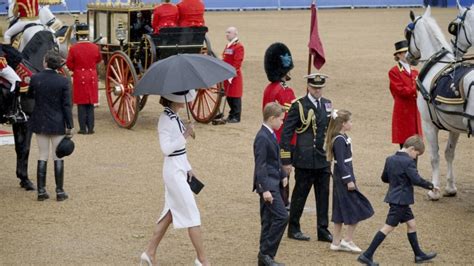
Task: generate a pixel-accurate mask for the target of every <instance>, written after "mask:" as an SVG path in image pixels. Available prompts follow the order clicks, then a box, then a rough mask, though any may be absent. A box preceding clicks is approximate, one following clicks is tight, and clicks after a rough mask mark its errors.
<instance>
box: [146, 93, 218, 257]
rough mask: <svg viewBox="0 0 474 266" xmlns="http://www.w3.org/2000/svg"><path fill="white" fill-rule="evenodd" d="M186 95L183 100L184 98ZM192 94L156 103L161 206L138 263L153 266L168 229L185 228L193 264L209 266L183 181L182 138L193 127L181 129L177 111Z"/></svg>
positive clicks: (167, 97)
mask: <svg viewBox="0 0 474 266" xmlns="http://www.w3.org/2000/svg"><path fill="white" fill-rule="evenodd" d="M185 96H186V97H185ZM195 96H196V92H195V91H194V90H191V91H189V92H187V94H186V93H181V95H178V94H170V95H165V96H162V97H161V99H160V103H161V104H162V105H163V106H164V107H165V110H164V112H163V113H162V114H161V115H160V119H159V121H158V136H159V141H160V148H161V151H162V152H163V155H164V163H163V180H164V183H165V206H164V208H163V212H162V213H161V216H160V218H159V219H158V221H157V224H156V227H155V230H154V232H153V236H152V238H151V240H150V243H149V244H148V247H147V249H146V251H145V252H143V253H142V255H141V256H140V260H141V262H140V264H141V265H142V264H147V265H150V266H151V265H156V264H157V262H156V260H155V254H156V249H157V248H158V245H159V244H160V242H161V239H162V238H163V236H164V235H165V233H166V231H167V229H168V226H169V225H170V224H171V223H173V226H174V228H177V229H178V228H188V233H189V237H190V238H191V242H192V244H193V246H194V248H195V250H196V253H197V258H196V260H195V261H194V263H195V265H209V262H208V261H207V257H206V255H205V253H204V245H203V241H202V237H201V217H200V215H199V210H198V208H197V205H196V201H195V199H194V195H193V192H192V191H191V189H190V187H189V184H188V183H187V182H186V180H187V178H188V176H192V175H193V173H192V170H191V165H190V164H189V162H188V158H187V156H186V146H185V145H186V139H187V138H188V137H189V136H192V134H194V129H193V125H192V124H189V125H187V127H185V126H184V124H183V122H182V121H181V119H180V118H179V116H178V111H179V110H180V109H181V108H183V107H184V106H185V104H186V103H185V99H186V100H187V101H192V100H193V99H194V97H195Z"/></svg>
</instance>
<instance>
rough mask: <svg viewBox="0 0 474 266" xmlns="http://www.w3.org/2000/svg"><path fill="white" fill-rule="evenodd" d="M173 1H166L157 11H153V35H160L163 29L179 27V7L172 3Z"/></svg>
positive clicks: (156, 8)
mask: <svg viewBox="0 0 474 266" xmlns="http://www.w3.org/2000/svg"><path fill="white" fill-rule="evenodd" d="M170 1H171V0H164V3H161V4H160V5H158V6H157V7H155V10H153V24H152V25H153V33H155V34H157V33H159V31H160V29H161V28H167V27H177V26H178V18H179V11H178V7H177V6H176V5H175V4H173V3H170Z"/></svg>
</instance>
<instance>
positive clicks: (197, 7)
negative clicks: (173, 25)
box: [177, 0, 205, 27]
mask: <svg viewBox="0 0 474 266" xmlns="http://www.w3.org/2000/svg"><path fill="white" fill-rule="evenodd" d="M177 6H178V10H179V22H178V25H179V26H180V27H202V26H204V25H205V24H204V9H205V8H204V3H203V2H202V0H181V2H179V3H178V4H177Z"/></svg>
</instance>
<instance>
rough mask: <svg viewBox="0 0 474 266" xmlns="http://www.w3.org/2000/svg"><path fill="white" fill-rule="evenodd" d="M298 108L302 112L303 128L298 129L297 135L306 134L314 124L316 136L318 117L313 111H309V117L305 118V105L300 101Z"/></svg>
mask: <svg viewBox="0 0 474 266" xmlns="http://www.w3.org/2000/svg"><path fill="white" fill-rule="evenodd" d="M298 108H299V112H300V120H301V126H300V127H299V128H297V129H296V133H298V134H301V133H303V132H305V131H306V130H307V129H308V127H309V126H310V125H311V123H312V124H313V126H312V128H313V134H314V135H315V136H316V115H315V114H314V110H313V109H309V111H308V116H307V117H306V118H305V117H304V110H303V105H302V104H301V102H299V101H298Z"/></svg>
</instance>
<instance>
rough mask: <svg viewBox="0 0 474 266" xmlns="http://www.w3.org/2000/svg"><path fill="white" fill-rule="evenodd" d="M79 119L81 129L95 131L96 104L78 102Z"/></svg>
mask: <svg viewBox="0 0 474 266" xmlns="http://www.w3.org/2000/svg"><path fill="white" fill-rule="evenodd" d="M77 119H78V120H79V130H82V131H85V132H87V133H91V132H92V131H94V105H93V104H78V105H77Z"/></svg>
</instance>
